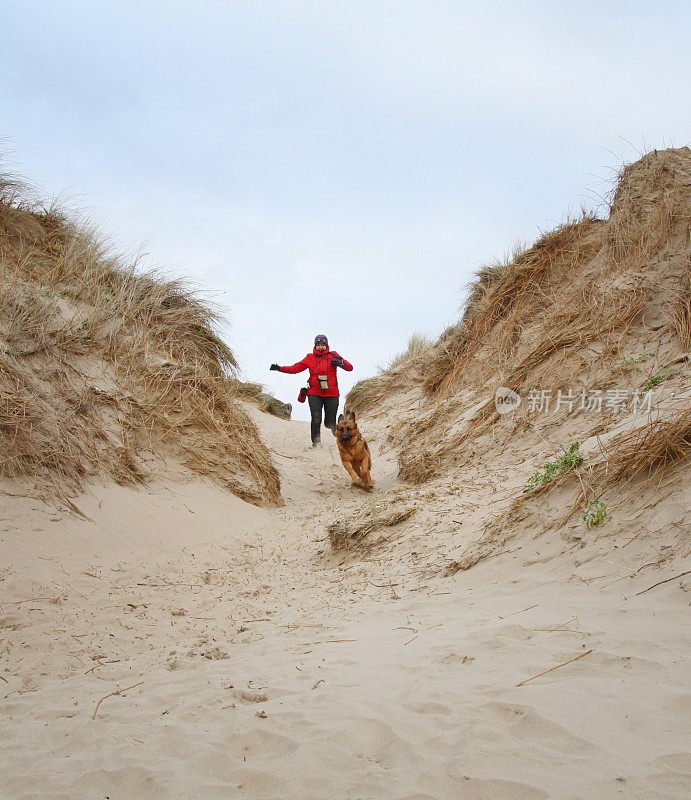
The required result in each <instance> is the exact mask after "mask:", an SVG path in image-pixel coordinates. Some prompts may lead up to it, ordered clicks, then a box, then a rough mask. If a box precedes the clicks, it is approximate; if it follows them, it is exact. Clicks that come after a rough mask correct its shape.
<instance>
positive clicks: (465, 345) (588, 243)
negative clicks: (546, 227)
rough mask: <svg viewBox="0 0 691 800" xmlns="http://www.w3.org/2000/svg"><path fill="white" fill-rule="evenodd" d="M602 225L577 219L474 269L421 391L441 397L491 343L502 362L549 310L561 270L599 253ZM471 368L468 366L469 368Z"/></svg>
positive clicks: (590, 218) (589, 219)
mask: <svg viewBox="0 0 691 800" xmlns="http://www.w3.org/2000/svg"><path fill="white" fill-rule="evenodd" d="M603 224H604V223H603V222H602V221H601V220H599V219H596V218H595V217H593V216H591V215H587V214H583V216H582V218H581V219H579V220H573V221H568V222H566V223H565V224H563V225H560V226H559V227H558V228H557V229H555V230H554V231H552V232H550V233H547V234H545V235H544V236H542V237H541V238H540V239H539V240H538V241H537V242H535V244H534V245H533V246H532V247H530V248H528V249H527V250H525V251H523V252H517V251H515V252H514V259H513V260H512V261H504V262H497V263H494V264H491V265H488V266H486V267H483V268H482V269H480V271H479V272H478V274H477V279H476V281H475V283H474V284H473V285H472V286H471V287H470V291H469V296H468V300H467V302H466V306H465V311H464V314H463V317H462V319H461V321H460V322H459V323H458V324H457V325H455V326H454V327H452V328H449V329H448V330H447V331H446V332H445V333H444V334H443V335H442V337H441V339H440V340H439V343H438V344H437V346H436V347H435V352H434V353H433V357H432V358H431V359H430V361H429V363H428V365H427V369H426V377H425V382H424V388H425V391H426V392H428V393H431V394H435V393H439V394H442V395H444V394H446V393H448V391H449V390H450V389H451V387H452V386H453V385H454V383H455V382H456V381H457V379H458V378H459V376H464V377H466V376H467V373H468V371H469V368H470V367H471V362H472V360H473V358H474V357H475V356H477V355H478V353H479V352H480V351H481V349H482V348H483V346H486V345H487V344H488V340H489V338H490V334H491V338H492V340H493V341H492V344H493V345H494V352H493V356H494V357H495V358H497V359H499V360H500V361H502V360H505V359H506V358H507V357H508V356H509V355H510V354H511V352H512V350H513V348H514V346H515V345H516V342H517V341H518V339H519V338H520V334H521V331H522V330H523V328H524V327H525V326H526V325H527V324H528V323H529V322H531V321H532V320H533V319H534V317H535V316H536V315H537V314H539V313H540V311H541V310H542V309H544V308H545V307H546V306H548V305H549V300H550V298H549V292H550V287H549V284H550V282H551V281H552V280H554V279H555V278H556V277H557V274H556V273H560V272H561V271H562V270H563V269H564V268H569V269H571V270H576V269H579V268H580V267H581V266H582V265H583V264H584V263H586V262H587V261H589V260H590V259H592V258H593V256H594V255H595V253H596V252H597V251H598V249H599V247H600V241H599V238H598V236H597V233H599V231H600V230H601V228H602V226H603ZM474 366H475V365H473V367H474Z"/></svg>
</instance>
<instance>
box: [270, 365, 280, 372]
mask: <svg viewBox="0 0 691 800" xmlns="http://www.w3.org/2000/svg"><path fill="white" fill-rule="evenodd" d="M280 369H281V368H280V367H279V366H278V364H272V365H271V366H270V367H269V371H271V370H275V371H279V370H280Z"/></svg>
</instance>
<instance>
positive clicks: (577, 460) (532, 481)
mask: <svg viewBox="0 0 691 800" xmlns="http://www.w3.org/2000/svg"><path fill="white" fill-rule="evenodd" d="M580 445H581V443H580V442H574V443H573V444H572V445H571V447H569V449H568V450H567V451H566V452H565V453H564V455H563V456H562V457H561V458H560V459H559V460H558V461H550V462H548V463H547V464H545V466H544V467H543V468H542V469H541V470H538V471H537V472H536V473H535V474H534V475H531V476H530V478H528V482H527V483H526V486H525V488H526V489H527V490H528V491H531V490H532V489H539V488H540V487H541V486H546V485H547V484H548V483H551V482H552V481H553V480H554V479H555V478H556V477H557V476H559V475H563V474H564V473H565V472H568V471H569V470H570V469H573V468H574V467H577V466H578V465H579V464H582V463H583V456H582V455H581V454H580V453H579V452H578V448H579V447H580Z"/></svg>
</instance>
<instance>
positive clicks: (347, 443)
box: [334, 410, 373, 491]
mask: <svg viewBox="0 0 691 800" xmlns="http://www.w3.org/2000/svg"><path fill="white" fill-rule="evenodd" d="M334 436H335V437H336V442H337V444H338V452H339V454H340V456H341V462H342V464H343V466H344V467H345V470H346V472H347V473H348V475H350V477H351V478H352V479H353V483H354V484H355V485H356V486H363V487H364V488H365V489H367V490H368V491H369V490H370V489H372V488H373V483H372V476H371V475H370V470H371V469H372V456H371V454H370V451H369V447H367V442H366V441H365V440H364V439H363V438H362V434H361V433H360V431H359V430H358V426H357V423H356V422H355V413H354V412H353V411H348V410H346V412H345V414H341V415H340V416H339V417H338V421H337V423H336V428H335V430H334Z"/></svg>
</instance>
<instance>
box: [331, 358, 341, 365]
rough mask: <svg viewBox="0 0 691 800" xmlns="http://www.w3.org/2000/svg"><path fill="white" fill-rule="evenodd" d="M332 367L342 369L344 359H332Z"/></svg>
mask: <svg viewBox="0 0 691 800" xmlns="http://www.w3.org/2000/svg"><path fill="white" fill-rule="evenodd" d="M331 366H332V367H342V366H343V359H342V358H332V359H331Z"/></svg>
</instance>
